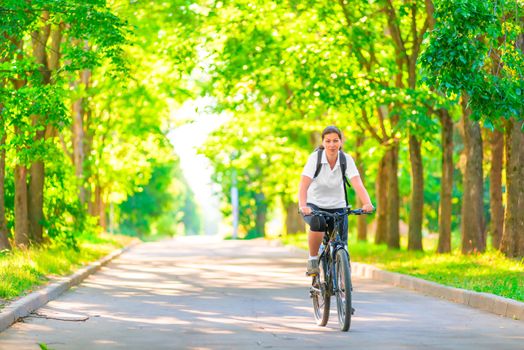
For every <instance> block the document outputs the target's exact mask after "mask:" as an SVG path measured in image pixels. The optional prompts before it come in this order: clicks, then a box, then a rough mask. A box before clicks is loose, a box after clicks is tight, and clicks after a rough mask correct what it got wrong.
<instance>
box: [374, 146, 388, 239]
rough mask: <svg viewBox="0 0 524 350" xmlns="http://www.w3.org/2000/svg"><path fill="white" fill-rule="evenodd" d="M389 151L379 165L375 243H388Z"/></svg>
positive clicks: (376, 186) (376, 188)
mask: <svg viewBox="0 0 524 350" xmlns="http://www.w3.org/2000/svg"><path fill="white" fill-rule="evenodd" d="M388 158H389V156H388V153H386V154H385V155H384V156H383V157H382V159H381V160H380V163H379V165H378V173H377V181H376V184H375V192H376V194H377V216H376V217H377V218H376V220H377V227H376V231H375V244H382V243H386V237H387V230H386V226H387V215H386V213H387V189H388V177H387V176H386V174H387V173H386V167H387V164H388Z"/></svg>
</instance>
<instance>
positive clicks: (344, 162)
mask: <svg viewBox="0 0 524 350" xmlns="http://www.w3.org/2000/svg"><path fill="white" fill-rule="evenodd" d="M316 151H317V169H316V170H315V175H313V179H314V178H316V177H317V176H318V174H320V170H322V152H324V148H317V149H316ZM338 158H339V159H340V169H341V170H342V187H344V199H345V200H346V207H349V203H348V193H347V190H346V185H347V186H348V187H351V185H350V184H349V181H348V179H347V177H346V169H347V167H348V163H347V160H346V155H345V154H344V152H342V151H338Z"/></svg>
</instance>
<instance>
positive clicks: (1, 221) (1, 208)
mask: <svg viewBox="0 0 524 350" xmlns="http://www.w3.org/2000/svg"><path fill="white" fill-rule="evenodd" d="M3 108H4V106H3V105H2V104H1V103H0V125H1V126H2V130H0V133H1V136H0V251H2V250H4V249H11V244H9V239H8V238H7V237H8V234H9V232H8V230H7V220H6V217H5V147H4V146H5V140H6V137H7V130H6V128H5V123H4V119H3V116H2V114H1V113H2V110H3Z"/></svg>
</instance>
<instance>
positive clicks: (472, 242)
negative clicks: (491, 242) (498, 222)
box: [461, 92, 486, 254]
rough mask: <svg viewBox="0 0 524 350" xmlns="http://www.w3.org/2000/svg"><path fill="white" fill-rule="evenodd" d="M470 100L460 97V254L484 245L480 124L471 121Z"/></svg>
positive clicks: (482, 250) (465, 95) (476, 249)
mask: <svg viewBox="0 0 524 350" xmlns="http://www.w3.org/2000/svg"><path fill="white" fill-rule="evenodd" d="M468 99H469V96H468V95H467V94H466V93H465V92H464V93H463V96H462V100H461V103H462V122H463V134H464V155H465V167H464V194H463V201H462V223H461V231H462V253H464V254H469V253H474V252H484V250H485V248H486V241H485V236H484V227H483V226H484V225H483V205H482V199H483V194H484V187H483V175H482V137H481V135H480V126H479V123H478V122H476V121H473V120H472V119H471V118H470V116H471V110H470V109H469V107H468Z"/></svg>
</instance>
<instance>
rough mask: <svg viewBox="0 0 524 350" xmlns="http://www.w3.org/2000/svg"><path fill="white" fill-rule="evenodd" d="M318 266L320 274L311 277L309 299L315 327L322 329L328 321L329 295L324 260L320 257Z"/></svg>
mask: <svg viewBox="0 0 524 350" xmlns="http://www.w3.org/2000/svg"><path fill="white" fill-rule="evenodd" d="M318 265H319V268H320V273H319V274H318V275H317V276H315V277H313V283H312V286H311V297H312V299H313V313H314V314H315V320H316V321H317V325H319V326H322V327H323V326H325V325H326V324H327V323H328V320H329V307H330V304H331V295H330V294H329V288H328V283H327V281H326V268H327V263H326V259H325V258H324V257H321V258H320V260H319V264H318Z"/></svg>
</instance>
